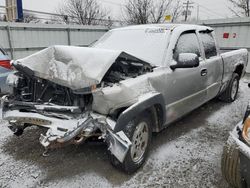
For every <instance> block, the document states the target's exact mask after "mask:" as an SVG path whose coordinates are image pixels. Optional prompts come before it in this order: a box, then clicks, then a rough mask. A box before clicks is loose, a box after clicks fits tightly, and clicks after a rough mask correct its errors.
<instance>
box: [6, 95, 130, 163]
mask: <svg viewBox="0 0 250 188" xmlns="http://www.w3.org/2000/svg"><path fill="white" fill-rule="evenodd" d="M2 104H3V119H4V120H7V121H9V124H10V125H9V128H10V129H11V130H12V131H13V132H14V133H16V134H17V135H20V133H22V132H23V131H24V129H25V128H27V127H30V126H34V125H35V126H38V127H45V128H48V131H47V132H46V134H45V135H43V134H41V136H40V138H39V141H40V143H41V144H42V145H43V146H44V148H45V150H46V151H47V150H48V149H53V148H58V147H62V146H65V145H69V144H75V145H78V144H81V143H84V142H85V141H86V140H87V139H89V138H95V139H102V140H104V141H105V142H106V143H107V144H108V146H109V150H110V151H111V153H112V154H113V155H114V156H115V157H116V158H117V159H118V160H119V161H121V162H122V161H123V160H124V157H125V156H126V154H127V152H128V150H129V147H130V145H131V142H130V140H129V139H128V138H127V136H126V135H125V134H124V133H123V132H122V131H120V132H118V133H114V132H113V128H114V126H115V124H116V122H115V121H113V120H112V119H110V118H109V117H107V116H103V115H100V114H97V113H93V112H92V111H85V112H84V113H82V114H80V113H78V114H76V112H79V108H78V107H77V106H59V105H54V104H48V105H39V104H36V103H29V104H27V103H25V102H23V103H20V102H19V103H17V102H16V103H15V102H14V101H11V100H9V99H8V98H7V97H3V99H2ZM58 109H60V112H58ZM55 111H56V112H55ZM62 111H64V112H62Z"/></svg>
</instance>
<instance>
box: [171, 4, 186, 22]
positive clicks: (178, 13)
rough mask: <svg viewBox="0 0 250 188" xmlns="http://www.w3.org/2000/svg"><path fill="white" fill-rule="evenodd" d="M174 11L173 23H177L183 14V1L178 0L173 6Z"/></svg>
mask: <svg viewBox="0 0 250 188" xmlns="http://www.w3.org/2000/svg"><path fill="white" fill-rule="evenodd" d="M171 10H172V20H171V22H176V21H177V20H178V18H179V17H180V16H181V14H182V12H183V0H177V1H175V2H174V3H173V5H172V6H171Z"/></svg>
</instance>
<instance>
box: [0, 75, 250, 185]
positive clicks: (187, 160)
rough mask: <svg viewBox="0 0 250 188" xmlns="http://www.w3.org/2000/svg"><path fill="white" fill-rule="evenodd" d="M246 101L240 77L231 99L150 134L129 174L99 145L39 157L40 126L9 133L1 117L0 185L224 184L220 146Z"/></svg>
mask: <svg viewBox="0 0 250 188" xmlns="http://www.w3.org/2000/svg"><path fill="white" fill-rule="evenodd" d="M249 99H250V95H249V89H248V87H247V83H246V80H245V81H242V82H241V86H240V91H239V97H238V99H237V100H236V101H235V102H234V103H231V104H225V103H222V102H220V101H218V100H213V101H210V102H209V103H207V104H205V105H203V106H202V107H200V108H199V109H197V110H195V111H193V112H192V113H191V114H189V115H187V116H186V117H184V118H183V119H182V120H180V121H178V122H176V123H175V124H173V125H171V126H170V127H168V128H167V129H165V130H164V131H162V132H161V133H159V134H155V135H154V136H153V141H152V146H151V152H150V155H149V158H148V160H147V162H146V164H145V165H144V167H143V168H141V169H140V170H139V171H138V172H137V173H135V174H134V175H125V174H123V173H122V172H120V171H118V170H116V169H115V168H113V167H112V166H111V165H110V163H109V159H108V155H107V152H106V149H107V148H106V146H105V145H103V144H102V143H88V144H84V145H81V146H78V147H76V146H68V147H66V148H61V149H57V150H54V151H52V152H51V153H50V156H49V157H43V156H42V153H43V148H42V146H41V145H40V144H39V141H38V138H39V135H40V134H41V133H42V132H44V130H40V129H37V128H30V129H27V130H26V131H25V133H24V134H23V135H22V136H21V137H15V136H13V135H12V133H11V132H10V131H9V130H8V128H7V123H6V122H4V121H1V132H0V187H18V188H19V187H60V188H61V187H171V188H172V187H183V188H184V187H185V188H186V187H199V188H200V187H209V188H212V187H219V188H224V187H228V185H227V183H226V182H225V181H224V180H223V178H222V175H221V171H220V159H221V154H222V148H223V145H224V143H225V142H226V140H227V137H228V135H229V131H231V130H232V129H233V127H234V126H235V125H236V123H238V122H239V121H240V120H241V119H242V117H243V114H244V111H245V109H246V105H247V103H248V101H249Z"/></svg>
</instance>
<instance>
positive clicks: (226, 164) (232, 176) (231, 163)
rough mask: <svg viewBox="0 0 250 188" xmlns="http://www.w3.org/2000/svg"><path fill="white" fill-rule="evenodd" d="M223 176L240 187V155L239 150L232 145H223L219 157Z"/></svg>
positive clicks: (233, 185) (231, 183) (236, 187)
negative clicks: (220, 156) (220, 157)
mask: <svg viewBox="0 0 250 188" xmlns="http://www.w3.org/2000/svg"><path fill="white" fill-rule="evenodd" d="M221 170H222V175H223V177H224V178H225V179H226V180H227V182H228V183H229V184H230V185H231V186H232V187H235V188H241V187H242V186H241V183H242V181H241V175H240V157H239V151H238V149H237V147H236V146H234V145H228V144H227V145H225V146H224V149H223V154H222V159H221Z"/></svg>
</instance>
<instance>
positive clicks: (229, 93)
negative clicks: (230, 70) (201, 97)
mask: <svg viewBox="0 0 250 188" xmlns="http://www.w3.org/2000/svg"><path fill="white" fill-rule="evenodd" d="M239 80H240V77H239V75H238V74H237V73H234V74H233V76H232V79H231V80H230V82H229V84H228V86H227V89H226V90H225V91H224V92H223V93H222V94H221V95H220V97H219V99H220V100H222V101H224V102H233V101H235V99H236V98H237V95H238V91H239ZM234 84H236V91H235V90H234V87H235V85H234ZM234 91H235V93H233V92H234Z"/></svg>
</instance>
